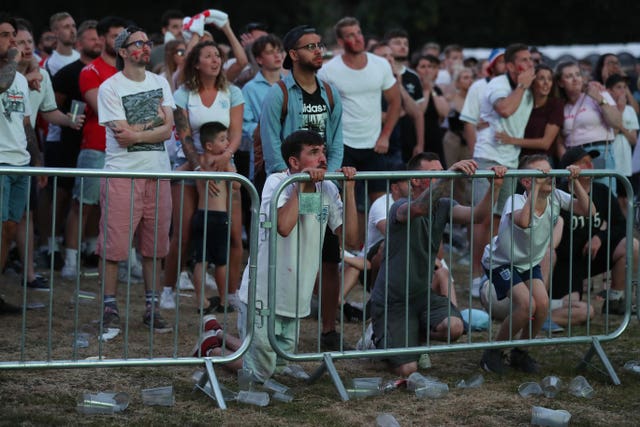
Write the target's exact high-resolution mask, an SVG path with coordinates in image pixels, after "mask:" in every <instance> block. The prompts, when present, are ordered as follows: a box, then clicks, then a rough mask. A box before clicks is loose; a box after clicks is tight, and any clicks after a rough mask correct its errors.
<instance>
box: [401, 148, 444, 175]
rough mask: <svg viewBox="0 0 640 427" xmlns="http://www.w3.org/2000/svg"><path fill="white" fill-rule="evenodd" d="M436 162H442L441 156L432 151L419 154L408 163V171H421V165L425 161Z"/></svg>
mask: <svg viewBox="0 0 640 427" xmlns="http://www.w3.org/2000/svg"><path fill="white" fill-rule="evenodd" d="M434 160H437V161H440V156H438V154H437V153H434V152H431V151H423V152H422V153H418V154H416V155H415V156H413V157H412V158H410V159H409V161H408V162H407V170H410V171H417V170H420V165H421V164H422V162H423V161H426V162H432V161H434Z"/></svg>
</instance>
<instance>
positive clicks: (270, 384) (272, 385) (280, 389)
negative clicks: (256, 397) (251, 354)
mask: <svg viewBox="0 0 640 427" xmlns="http://www.w3.org/2000/svg"><path fill="white" fill-rule="evenodd" d="M262 388H264V389H265V390H266V391H271V392H273V393H282V394H288V393H289V387H287V386H286V385H284V384H280V383H279V382H278V381H276V380H274V379H272V378H269V379H268V380H266V381H265V382H264V383H263V384H262Z"/></svg>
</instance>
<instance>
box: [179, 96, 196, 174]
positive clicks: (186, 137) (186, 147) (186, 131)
mask: <svg viewBox="0 0 640 427" xmlns="http://www.w3.org/2000/svg"><path fill="white" fill-rule="evenodd" d="M174 120H175V124H176V132H177V133H178V135H179V136H180V140H181V142H182V151H183V152H184V155H185V157H186V158H187V160H188V161H189V165H191V168H192V169H195V168H196V167H197V166H198V165H199V164H200V161H199V159H198V152H197V151H196V147H195V145H194V144H193V137H192V136H191V126H190V125H189V120H188V118H187V113H186V112H185V111H184V110H183V109H182V108H180V107H177V108H176V113H175V114H174Z"/></svg>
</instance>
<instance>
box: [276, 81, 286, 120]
mask: <svg viewBox="0 0 640 427" xmlns="http://www.w3.org/2000/svg"><path fill="white" fill-rule="evenodd" d="M278 86H280V89H282V111H281V112H280V124H281V125H282V124H283V123H284V119H285V118H286V117H287V108H288V105H289V91H288V90H287V86H285V84H284V81H282V80H278Z"/></svg>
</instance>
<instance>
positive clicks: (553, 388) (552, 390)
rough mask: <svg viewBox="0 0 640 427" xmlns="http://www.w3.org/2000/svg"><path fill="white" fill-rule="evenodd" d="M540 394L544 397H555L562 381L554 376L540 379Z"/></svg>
mask: <svg viewBox="0 0 640 427" xmlns="http://www.w3.org/2000/svg"><path fill="white" fill-rule="evenodd" d="M541 385H542V392H543V393H544V395H545V397H550V398H553V397H556V396H557V395H558V393H559V392H560V388H561V387H562V380H560V378H558V377H556V376H555V375H549V376H547V377H544V378H543V379H542V384H541Z"/></svg>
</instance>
